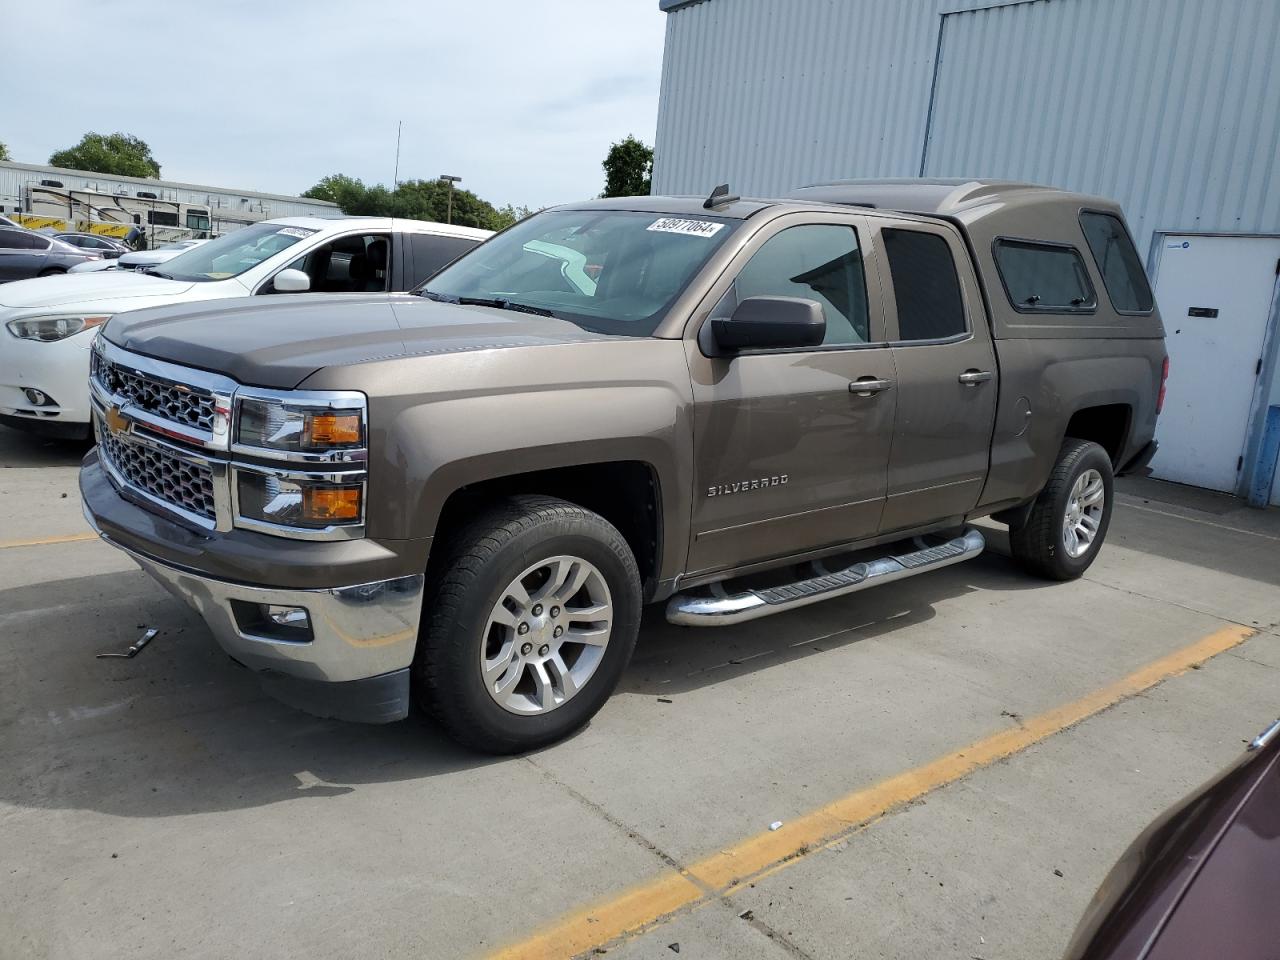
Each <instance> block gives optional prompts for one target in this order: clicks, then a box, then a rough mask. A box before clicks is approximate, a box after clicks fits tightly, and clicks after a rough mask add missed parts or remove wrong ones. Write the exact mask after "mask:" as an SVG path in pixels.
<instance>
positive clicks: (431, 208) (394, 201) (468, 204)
mask: <svg viewBox="0 0 1280 960" xmlns="http://www.w3.org/2000/svg"><path fill="white" fill-rule="evenodd" d="M302 195H303V196H304V197H311V198H312V199H315V200H329V201H331V202H333V203H336V204H337V205H338V208H339V209H340V210H342V212H343V213H345V214H347V215H349V216H375V217H403V218H405V219H406V220H434V221H436V222H438V223H444V222H445V221H446V220H447V219H448V216H449V185H448V184H447V183H443V182H441V181H439V180H403V181H401V182H400V184H399V185H398V186H397V187H396V188H395V189H394V190H388V189H387V188H386V187H384V186H383V185H382V184H380V183H379V184H375V185H374V186H372V187H369V186H366V185H365V184H364V182H363V181H361V180H357V179H355V178H354V177H348V176H346V175H345V174H341V173H335V174H333V175H331V176H328V177H324V178H323V179H321V180H320V182H319V183H317V184H316V185H315V186H314V187H311V188H310V189H309V190H307V191H306V192H304V193H303V194H302ZM511 209H512V210H515V209H517V208H511ZM519 209H524V208H519ZM453 222H454V223H456V224H458V225H459V226H464V227H481V228H483V229H486V230H500V229H502V228H503V227H505V226H507V225H508V224H509V223H510V222H514V221H511V220H509V219H508V216H507V215H504V214H503V213H501V212H499V211H498V210H495V209H494V207H493V204H491V203H488V202H486V201H485V200H482V199H480V198H479V197H477V196H476V195H475V194H474V193H472V192H471V191H470V190H459V189H456V188H455V189H454V191H453Z"/></svg>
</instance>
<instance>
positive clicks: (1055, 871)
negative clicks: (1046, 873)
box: [1053, 867, 1062, 877]
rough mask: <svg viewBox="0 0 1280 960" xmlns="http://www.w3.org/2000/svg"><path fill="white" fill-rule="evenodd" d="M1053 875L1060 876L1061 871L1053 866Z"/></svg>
mask: <svg viewBox="0 0 1280 960" xmlns="http://www.w3.org/2000/svg"><path fill="white" fill-rule="evenodd" d="M1053 875H1054V876H1055V877H1060V876H1062V871H1061V870H1059V869H1058V868H1057V867H1054V868H1053Z"/></svg>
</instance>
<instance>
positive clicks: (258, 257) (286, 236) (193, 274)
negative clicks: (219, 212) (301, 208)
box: [152, 223, 316, 281]
mask: <svg viewBox="0 0 1280 960" xmlns="http://www.w3.org/2000/svg"><path fill="white" fill-rule="evenodd" d="M315 232H316V231H315V230H311V229H308V228H307V227H287V226H283V225H281V224H279V223H254V224H251V225H249V226H247V227H241V228H240V229H239V230H235V231H233V232H231V233H227V234H223V235H222V236H221V237H218V239H217V240H210V241H209V242H208V243H202V244H200V245H199V246H195V247H192V248H191V249H189V250H187V251H186V252H185V253H180V254H178V255H177V256H176V257H174V258H173V259H172V260H169V261H167V262H166V263H165V264H164V266H163V268H157V269H155V270H153V271H152V272H154V273H158V274H160V275H161V276H165V277H169V278H170V279H173V280H189V281H206V280H225V279H227V278H228V277H238V276H239V275H240V274H242V273H244V272H245V271H246V270H250V269H252V268H254V267H256V266H257V265H258V264H260V263H262V261H263V260H266V259H267V258H268V257H273V256H275V255H276V254H277V253H279V252H280V251H281V250H285V249H288V248H289V247H292V246H293V245H294V244H295V243H297V242H298V241H299V240H305V239H306V238H307V237H309V236H311V235H312V234H313V233H315Z"/></svg>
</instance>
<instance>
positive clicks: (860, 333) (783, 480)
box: [685, 214, 897, 575]
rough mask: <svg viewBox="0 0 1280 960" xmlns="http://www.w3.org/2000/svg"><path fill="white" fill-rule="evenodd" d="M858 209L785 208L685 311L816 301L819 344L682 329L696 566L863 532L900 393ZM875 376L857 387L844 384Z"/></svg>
mask: <svg viewBox="0 0 1280 960" xmlns="http://www.w3.org/2000/svg"><path fill="white" fill-rule="evenodd" d="M870 247H871V242H870V239H869V233H868V229H867V224H866V220H865V218H864V217H861V216H858V215H855V214H848V215H842V214H795V215H789V216H785V217H781V218H779V219H778V220H776V221H774V222H773V223H771V224H769V225H767V226H765V227H762V228H761V229H760V230H759V232H758V233H757V234H756V235H755V236H753V237H752V238H751V239H750V240H749V241H748V242H747V243H746V244H745V245H744V247H743V249H742V250H741V251H739V253H738V255H737V256H736V257H735V258H734V261H733V263H732V264H731V265H730V267H729V269H728V270H726V271H725V273H724V275H723V276H722V277H721V278H720V279H719V280H717V282H716V283H715V284H714V285H713V286H712V288H711V291H710V292H709V294H708V297H707V299H706V300H704V301H703V304H704V307H703V308H702V309H701V310H700V311H699V312H697V313H695V320H694V326H696V327H697V330H696V331H691V333H701V334H702V335H703V336H705V335H706V334H707V332H708V331H707V330H706V328H707V326H708V324H709V323H710V321H711V320H712V319H714V318H716V317H728V316H731V315H732V313H733V311H734V308H735V307H736V306H737V304H738V303H740V302H741V301H742V300H744V299H746V298H747V297H752V296H787V297H802V298H805V299H810V300H816V301H818V302H819V303H821V304H822V306H823V310H824V313H825V315H826V320H827V332H826V338H825V341H824V342H823V343H822V344H821V346H818V347H802V348H792V349H785V350H756V351H752V352H749V353H741V354H738V355H735V356H728V357H711V356H708V355H707V352H706V351H705V350H704V349H703V347H702V346H700V344H699V342H698V340H697V339H696V338H695V336H689V337H688V338H687V339H686V340H685V348H686V354H687V357H688V361H689V370H690V375H691V378H692V382H693V395H694V427H693V435H694V450H695V462H694V473H695V489H694V505H693V517H692V520H693V523H692V528H693V530H692V532H693V542H692V543H691V545H690V553H689V560H688V565H687V569H688V570H689V572H690V574H692V575H698V574H701V573H707V572H711V571H720V570H728V569H732V568H742V567H745V566H749V565H751V564H753V563H757V562H762V561H767V560H772V559H777V558H781V557H787V556H794V555H797V554H803V553H806V552H810V551H814V550H817V549H820V548H824V547H830V546H834V545H838V544H845V543H849V542H851V541H855V540H859V539H863V538H866V537H870V536H873V535H874V534H875V533H876V530H877V529H878V527H879V525H880V514H881V511H882V509H883V507H884V495H885V468H886V465H887V463H888V458H889V446H890V442H891V439H892V436H893V422H894V405H895V403H896V402H897V391H896V390H894V389H892V384H893V381H894V369H893V356H892V352H891V350H890V348H889V346H888V343H887V342H886V336H885V328H884V312H883V309H882V305H881V294H880V285H879V282H878V279H877V275H876V271H875V268H874V267H872V266H870V265H868V264H867V261H868V260H869V259H870ZM858 380H863V381H864V382H865V381H868V380H872V381H877V382H878V383H877V384H874V385H872V384H868V385H867V387H866V389H863V390H861V391H857V390H856V389H852V388H851V385H854V384H855V381H858Z"/></svg>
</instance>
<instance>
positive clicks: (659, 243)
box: [416, 210, 736, 337]
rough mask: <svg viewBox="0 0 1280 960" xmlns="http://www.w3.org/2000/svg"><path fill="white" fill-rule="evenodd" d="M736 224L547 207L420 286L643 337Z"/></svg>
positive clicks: (429, 292)
mask: <svg viewBox="0 0 1280 960" xmlns="http://www.w3.org/2000/svg"><path fill="white" fill-rule="evenodd" d="M735 226H736V221H734V220H728V219H722V218H719V217H677V216H664V215H661V214H654V213H638V212H635V211H630V210H549V211H547V212H546V213H540V214H537V215H536V216H533V217H530V218H529V219H528V220H524V221H522V222H520V223H518V224H516V225H515V226H514V227H512V228H511V229H509V230H507V231H506V232H504V233H502V234H499V235H498V236H496V237H494V238H493V239H492V240H489V241H488V242H486V243H483V244H481V245H480V246H478V247H476V248H475V250H473V251H472V252H470V253H468V254H466V255H464V256H463V257H462V258H460V259H459V260H457V261H456V262H455V263H453V264H452V265H451V266H448V267H445V269H444V270H442V271H441V272H440V273H438V274H436V275H435V276H434V277H432V278H431V279H430V280H429V281H427V283H426V284H425V285H424V286H423V287H421V288H419V289H418V290H417V291H416V292H417V293H419V294H420V295H422V296H425V297H429V298H431V299H433V300H446V301H449V302H452V303H462V304H464V305H466V304H474V305H477V306H494V307H499V308H501V309H506V310H519V311H522V312H528V313H535V312H536V313H545V314H549V315H551V316H554V317H557V318H559V319H561V320H566V321H568V322H569V323H572V324H575V325H576V326H579V327H582V328H583V329H584V330H591V331H595V332H598V333H611V334H621V335H623V336H632V337H647V336H651V335H652V334H653V331H654V330H655V329H656V328H657V326H658V323H659V321H660V320H661V319H662V317H663V316H664V315H665V314H666V312H667V310H668V309H670V307H671V304H672V303H673V302H674V301H675V299H676V298H677V297H678V296H679V295H680V294H681V293H682V292H683V291H684V289H685V287H686V286H687V285H688V283H689V281H690V280H691V279H692V278H693V276H694V274H695V273H697V272H698V270H700V269H701V268H702V265H703V264H704V263H706V262H707V259H708V258H709V257H710V256H711V254H712V253H714V252H715V250H716V249H717V248H718V247H719V246H720V244H721V243H723V242H724V239H725V237H727V236H728V235H729V234H730V233H732V232H733V230H734V228H735Z"/></svg>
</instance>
